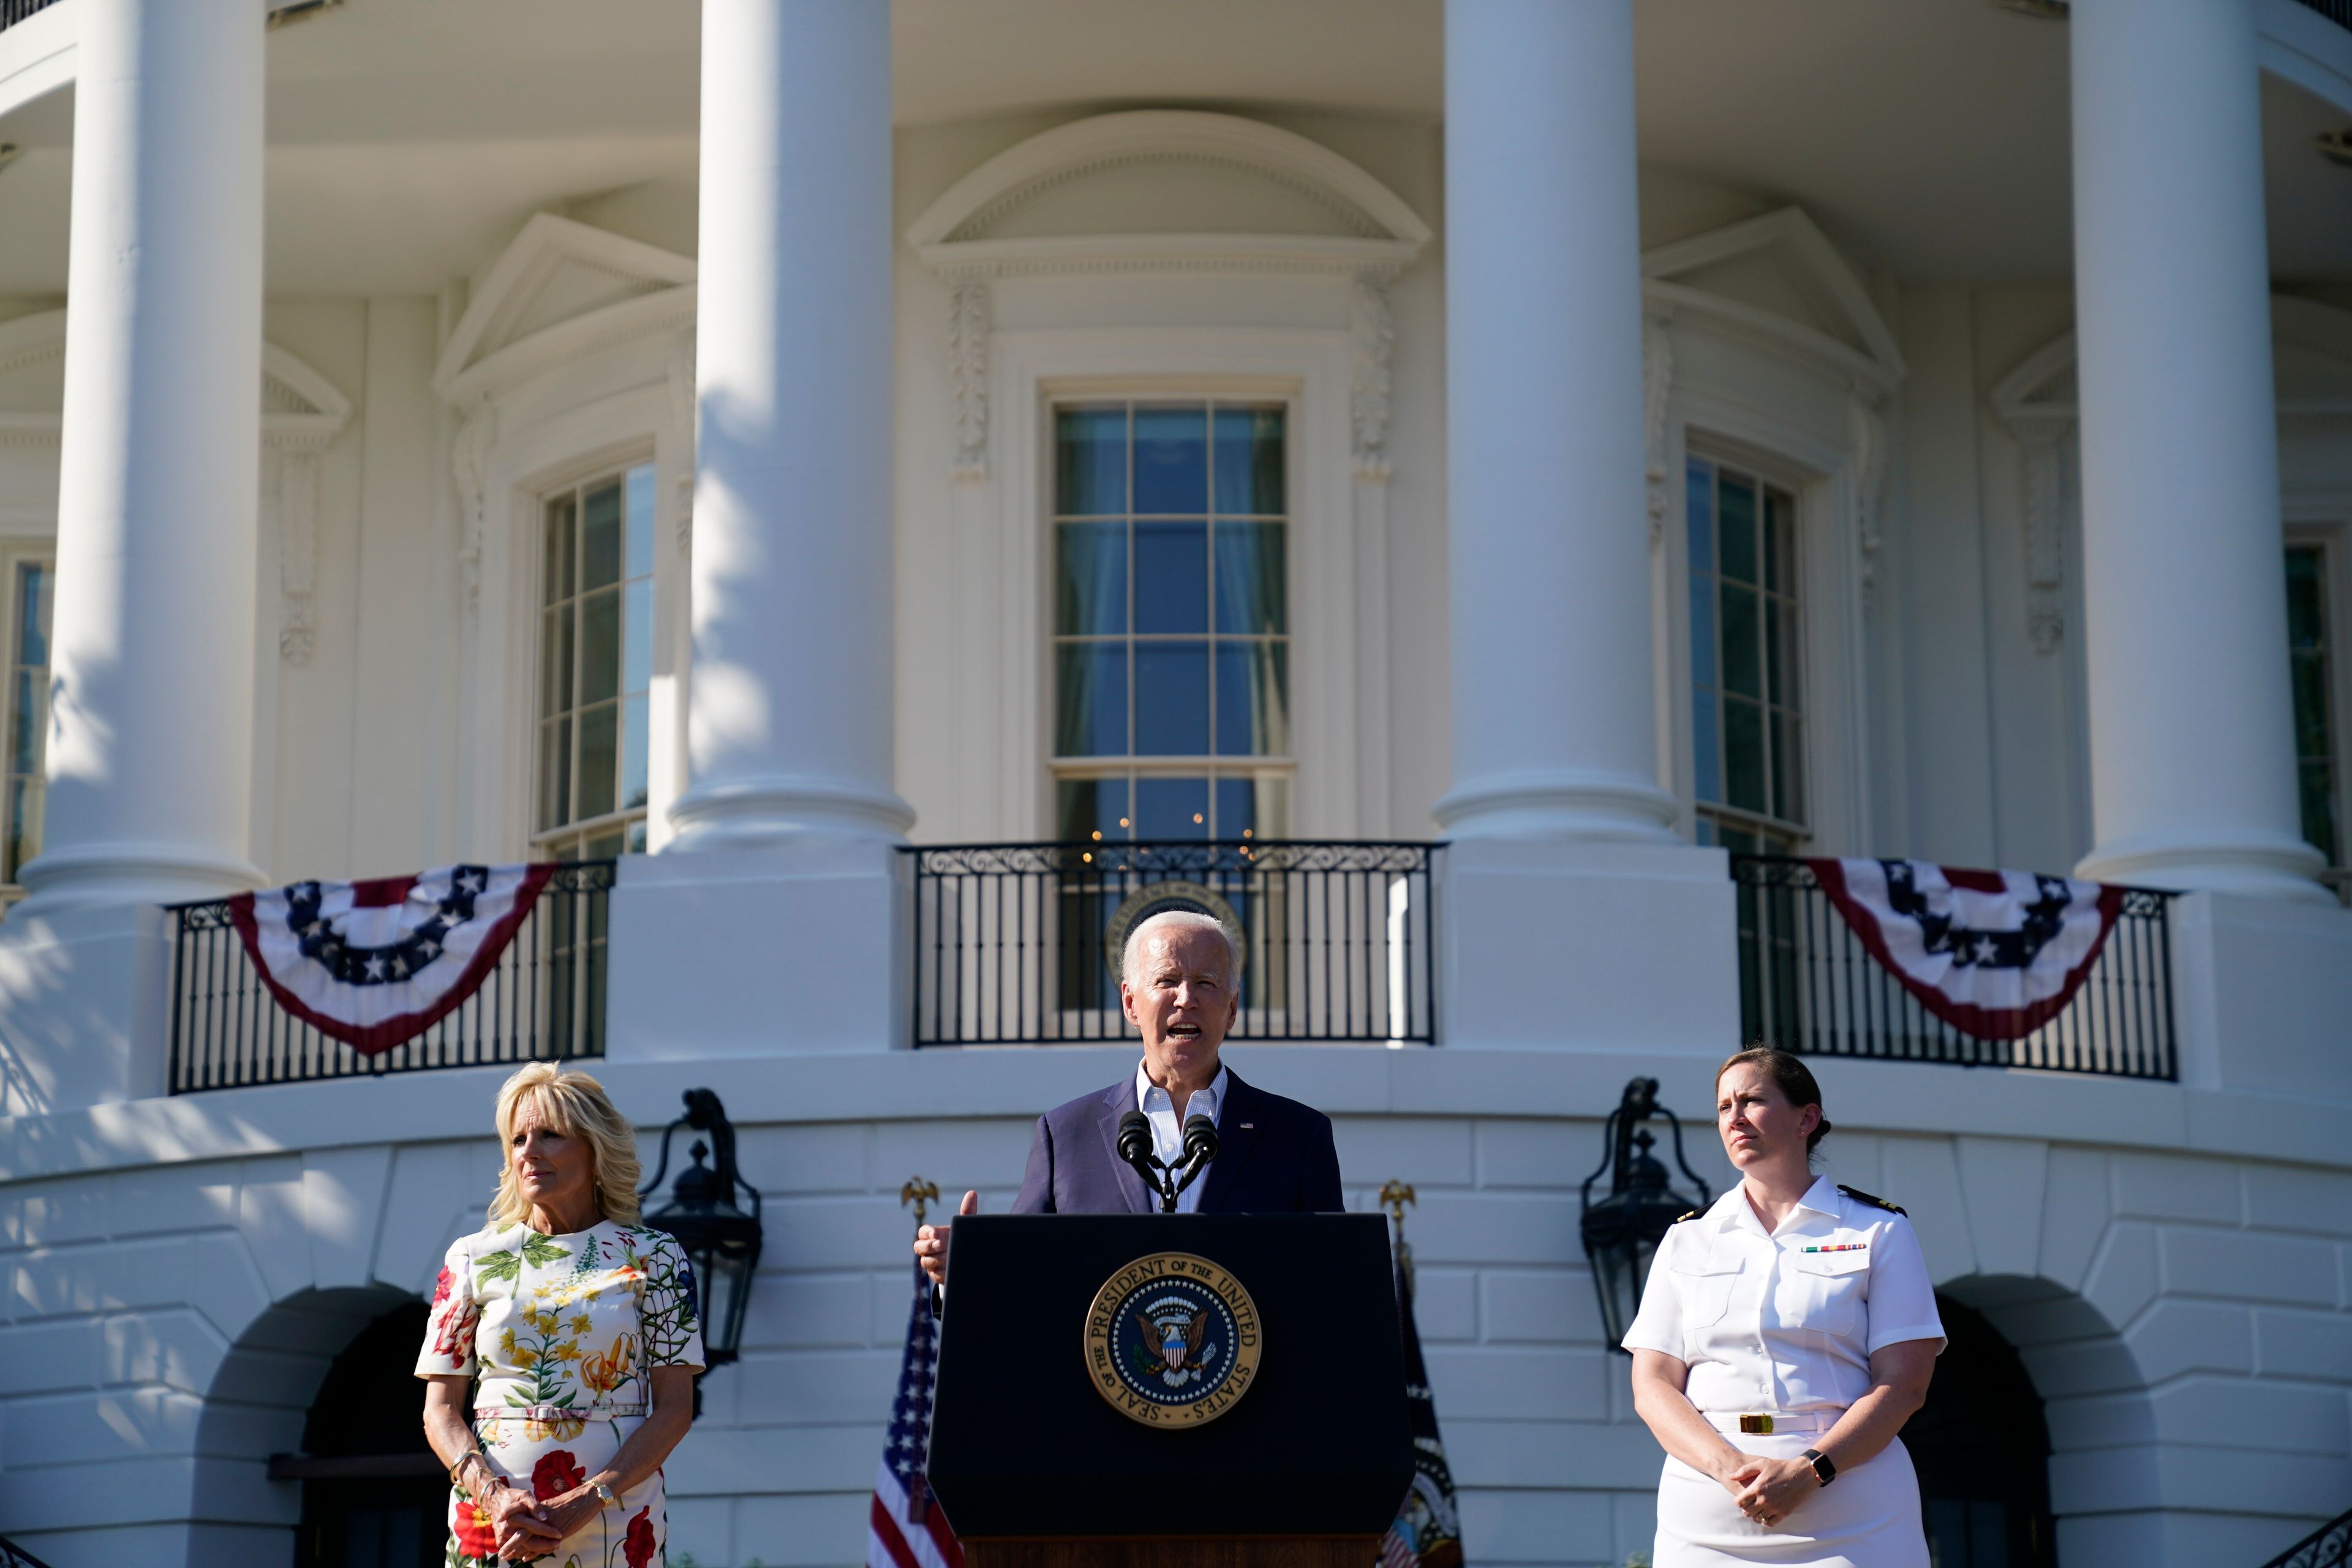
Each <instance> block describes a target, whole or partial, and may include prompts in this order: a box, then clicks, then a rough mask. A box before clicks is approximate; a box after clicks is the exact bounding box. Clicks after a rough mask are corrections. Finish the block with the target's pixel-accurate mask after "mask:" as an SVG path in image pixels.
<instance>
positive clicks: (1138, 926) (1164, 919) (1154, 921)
mask: <svg viewBox="0 0 2352 1568" xmlns="http://www.w3.org/2000/svg"><path fill="white" fill-rule="evenodd" d="M1160 931H1166V932H1168V933H1169V934H1170V935H1171V936H1172V935H1174V934H1175V933H1176V932H1178V931H1207V932H1208V933H1209V934H1210V935H1212V936H1213V937H1215V938H1216V939H1217V944H1218V945H1219V946H1220V947H1223V949H1224V950H1225V989H1226V990H1228V991H1230V990H1232V989H1233V988H1234V981H1236V980H1238V979H1239V978H1240V977H1241V957H1240V955H1239V954H1238V953H1236V952H1234V939H1233V938H1232V936H1230V935H1229V934H1227V932H1226V931H1225V927H1224V923H1223V921H1220V920H1218V919H1217V917H1216V916H1214V915H1204V914H1202V912H1201V911H1200V910H1160V912H1159V913H1158V914H1156V915H1153V916H1151V917H1150V919H1148V920H1139V921H1136V922H1135V928H1134V929H1133V930H1132V931H1129V932H1128V933H1127V946H1126V947H1124V948H1123V949H1121V950H1120V952H1119V958H1118V974H1119V978H1120V979H1122V980H1124V981H1126V982H1127V983H1128V984H1129V985H1130V986H1135V987H1140V986H1141V985H1142V984H1143V944H1144V942H1145V941H1146V939H1148V938H1150V937H1151V936H1152V935H1154V934H1156V933H1158V932H1160Z"/></svg>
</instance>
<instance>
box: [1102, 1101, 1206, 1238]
mask: <svg viewBox="0 0 2352 1568" xmlns="http://www.w3.org/2000/svg"><path fill="white" fill-rule="evenodd" d="M1118 1157H1119V1158H1120V1159H1122V1160H1124V1161H1126V1162H1127V1163H1129V1164H1130V1165H1132V1166H1134V1167H1135V1173H1136V1174H1137V1175H1139V1176H1141V1177H1142V1178H1143V1184H1144V1185H1145V1186H1146V1187H1148V1188H1149V1189H1150V1190H1151V1191H1152V1192H1155V1193H1158V1194H1160V1213H1161V1214H1174V1213H1175V1212H1176V1194H1179V1193H1181V1192H1182V1191H1183V1190H1184V1189H1185V1188H1187V1187H1189V1186H1191V1185H1192V1184H1193V1182H1194V1181H1196V1180H1197V1179H1199V1177H1200V1174H1201V1171H1202V1167H1204V1166H1205V1165H1207V1164H1208V1163H1209V1162H1210V1161H1212V1160H1213V1159H1215V1158H1216V1157H1217V1124H1216V1123H1215V1122H1213V1121H1210V1120H1209V1119H1208V1118H1207V1117H1205V1116H1188V1117H1186V1118H1185V1119H1184V1160H1183V1163H1182V1164H1181V1165H1176V1166H1173V1167H1171V1166H1170V1165H1168V1164H1167V1163H1164V1162H1163V1161H1161V1159H1160V1156H1159V1155H1157V1154H1155V1153H1153V1152H1151V1123H1150V1121H1148V1120H1147V1119H1146V1118H1145V1117H1144V1114H1143V1112H1141V1111H1140V1110H1130V1111H1129V1112H1128V1113H1127V1114H1126V1115H1125V1116H1122V1117H1120V1118H1119V1119H1118Z"/></svg>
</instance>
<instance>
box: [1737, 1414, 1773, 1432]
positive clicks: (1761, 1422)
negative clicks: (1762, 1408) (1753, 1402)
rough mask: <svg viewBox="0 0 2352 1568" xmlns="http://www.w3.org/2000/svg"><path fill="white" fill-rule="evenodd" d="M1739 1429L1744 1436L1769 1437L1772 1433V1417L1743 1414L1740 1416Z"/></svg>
mask: <svg viewBox="0 0 2352 1568" xmlns="http://www.w3.org/2000/svg"><path fill="white" fill-rule="evenodd" d="M1739 1431H1740V1435H1741V1436H1750V1437H1769V1436H1771V1435H1772V1418H1771V1417H1770V1416H1769V1415H1743V1416H1741V1417H1740V1418H1739Z"/></svg>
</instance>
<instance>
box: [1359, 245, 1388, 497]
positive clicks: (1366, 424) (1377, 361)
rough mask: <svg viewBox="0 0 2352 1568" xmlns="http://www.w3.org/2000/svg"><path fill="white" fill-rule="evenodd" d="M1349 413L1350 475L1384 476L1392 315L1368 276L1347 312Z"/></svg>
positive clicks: (1376, 479)
mask: <svg viewBox="0 0 2352 1568" xmlns="http://www.w3.org/2000/svg"><path fill="white" fill-rule="evenodd" d="M1348 351H1349V389H1348V404H1349V425H1350V428H1351V430H1352V436H1353V447H1354V457H1355V462H1356V477H1357V478H1358V479H1366V480H1369V481H1370V482H1372V483H1374V484H1385V483H1387V482H1388V478H1389V388H1390V383H1391V377H1390V371H1389V362H1390V361H1391V360H1392V359H1394V358H1395V357H1396V319H1395V318H1394V317H1393V316H1392V315H1391V314H1390V311H1389V296H1388V290H1387V289H1383V288H1381V285H1380V282H1379V280H1378V279H1372V278H1359V279H1356V283H1355V287H1354V289H1352V290H1351V293H1350V298H1349V317H1348Z"/></svg>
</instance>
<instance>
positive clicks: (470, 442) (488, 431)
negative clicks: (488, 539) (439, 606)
mask: <svg viewBox="0 0 2352 1568" xmlns="http://www.w3.org/2000/svg"><path fill="white" fill-rule="evenodd" d="M498 426H499V411H498V405H496V404H494V403H492V402H491V401H490V400H489V399H488V397H484V398H482V399H481V400H480V401H478V402H477V403H476V404H475V405H474V406H473V407H472V408H471V409H470V410H468V411H467V415H466V422H465V423H464V424H463V425H461V426H458V428H457V444H456V446H455V447H454V448H453V450H452V452H451V455H450V460H451V466H452V467H453V468H454V469H455V470H456V474H457V501H458V525H457V526H458V530H459V535H460V537H459V541H458V544H457V564H458V567H459V569H460V571H461V573H462V580H463V582H464V584H465V593H466V607H467V609H468V610H471V609H473V608H474V607H475V605H477V604H478V603H479V601H480V599H481V594H482V539H483V536H484V532H485V529H486V523H487V520H486V519H485V517H484V516H483V512H484V510H485V509H486V508H487V507H488V504H489V498H488V495H487V494H486V493H485V491H486V490H487V489H488V485H489V469H490V447H492V446H493V445H494V444H495V443H496V442H497V440H498Z"/></svg>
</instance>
